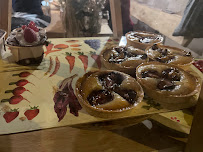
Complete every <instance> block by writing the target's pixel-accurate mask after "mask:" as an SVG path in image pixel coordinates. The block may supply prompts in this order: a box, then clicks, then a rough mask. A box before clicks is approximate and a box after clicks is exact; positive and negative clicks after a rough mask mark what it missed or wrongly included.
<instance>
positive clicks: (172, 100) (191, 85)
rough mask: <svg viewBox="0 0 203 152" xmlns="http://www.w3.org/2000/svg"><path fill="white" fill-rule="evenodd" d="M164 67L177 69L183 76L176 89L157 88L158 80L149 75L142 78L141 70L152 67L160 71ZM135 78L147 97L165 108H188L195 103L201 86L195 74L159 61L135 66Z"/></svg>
mask: <svg viewBox="0 0 203 152" xmlns="http://www.w3.org/2000/svg"><path fill="white" fill-rule="evenodd" d="M166 68H176V69H178V70H179V72H180V73H181V77H183V79H181V81H180V83H178V84H179V85H182V86H180V87H179V88H178V89H177V90H176V89H175V91H174V90H173V91H166V90H159V89H158V88H157V83H158V80H155V78H149V77H147V78H142V75H141V73H142V72H143V71H146V70H149V69H153V70H157V71H158V72H159V73H160V72H161V71H162V70H164V69H166ZM136 78H137V81H138V82H139V83H140V84H141V86H142V87H143V90H144V92H145V93H146V94H147V95H148V96H149V97H151V98H153V99H154V100H155V102H157V103H160V104H161V106H162V107H164V108H166V109H172V110H178V109H183V108H189V107H192V106H194V105H195V104H196V103H197V100H198V97H199V92H200V88H201V86H200V82H199V80H198V79H197V78H196V77H195V76H193V75H191V74H190V73H188V72H186V71H184V70H183V69H181V68H179V67H177V66H173V65H169V64H163V63H159V62H149V63H144V64H141V65H140V66H138V67H137V69H136Z"/></svg>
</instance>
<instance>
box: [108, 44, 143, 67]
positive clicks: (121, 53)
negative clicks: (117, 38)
mask: <svg viewBox="0 0 203 152" xmlns="http://www.w3.org/2000/svg"><path fill="white" fill-rule="evenodd" d="M114 51H116V52H117V53H112V54H111V56H110V58H109V62H110V63H118V64H120V63H121V62H123V61H126V60H127V59H128V58H131V57H136V58H137V59H138V58H140V59H142V60H145V59H147V55H146V54H137V53H132V52H128V48H127V47H116V48H114Z"/></svg>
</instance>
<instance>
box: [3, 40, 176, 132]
mask: <svg viewBox="0 0 203 152" xmlns="http://www.w3.org/2000/svg"><path fill="white" fill-rule="evenodd" d="M93 39H94V40H95V39H96V40H98V41H99V43H100V47H99V48H98V49H97V50H94V49H92V48H91V47H90V46H89V45H87V44H86V43H85V42H84V40H93ZM49 40H50V41H51V43H52V44H53V48H52V49H50V50H49V53H48V52H47V48H44V51H45V56H44V59H43V62H42V63H41V65H39V66H38V67H25V66H18V65H15V64H7V63H5V62H2V61H1V65H0V78H1V81H0V101H2V100H3V99H11V97H12V96H13V93H5V91H7V90H13V89H15V88H16V87H17V86H16V85H15V84H14V85H9V83H11V82H17V81H19V80H21V79H26V80H27V81H28V82H30V83H27V84H26V85H25V86H24V88H25V89H26V91H24V92H23V93H22V94H21V96H22V97H23V98H24V99H23V100H22V101H21V102H20V103H18V104H10V103H9V102H2V103H0V124H1V125H0V134H10V133H18V132H25V131H33V130H38V129H46V128H53V127H61V126H73V125H80V124H87V123H94V122H103V121H109V120H113V119H103V118H98V117H94V116H91V115H89V114H88V113H87V112H86V111H85V110H84V109H82V110H80V111H79V116H77V117H76V116H74V115H73V114H71V113H70V112H69V108H68V110H67V113H66V115H65V117H64V118H63V119H62V120H61V121H60V122H58V117H57V115H56V113H55V111H54V104H55V103H54V101H53V97H54V95H55V92H56V91H57V88H58V86H59V83H60V82H61V81H63V80H64V79H65V78H69V77H71V76H73V75H75V74H77V77H76V78H74V79H73V82H72V87H73V89H75V82H76V81H77V79H78V78H79V77H81V76H83V75H84V74H85V72H87V71H90V70H98V65H97V63H96V62H95V60H94V59H93V58H92V56H91V54H90V51H94V52H95V53H96V54H97V55H99V54H100V52H101V50H102V49H103V48H104V47H106V46H110V45H114V44H117V45H118V40H113V39H111V38H109V37H105V38H74V39H73V38H72V39H68V38H63V39H49ZM54 50H58V51H56V52H53V51H54ZM66 52H68V53H72V56H74V58H75V65H74V67H73V70H72V71H71V73H70V65H69V62H68V60H67V59H66ZM78 52H83V53H84V55H86V57H87V59H88V68H87V70H86V71H85V70H84V65H83V63H82V62H81V60H80V58H79V55H78ZM50 59H52V60H53V66H52V68H51V70H50V71H49V70H48V69H49V68H50ZM57 60H58V61H59V62H60V66H59V67H58V71H57V72H56V73H55V74H54V75H52V74H53V72H54V69H55V68H57V64H56V62H57ZM101 69H104V68H103V67H102V68H101ZM25 71H26V72H29V73H30V75H29V76H27V77H19V76H13V75H16V74H19V73H21V72H25ZM47 71H49V72H47ZM50 76H51V77H50ZM27 90H29V91H27ZM25 99H26V100H27V101H26V100H25ZM4 101H5V100H4ZM10 101H11V100H10ZM28 101H29V102H28ZM30 106H31V107H34V106H35V107H37V109H38V112H39V113H38V112H36V111H35V117H34V118H33V119H32V120H28V117H27V116H26V114H25V112H26V111H27V110H28V109H29V108H30ZM11 109H18V112H19V114H18V116H17V117H16V118H14V119H13V120H12V121H10V122H9V123H7V122H6V118H5V113H6V112H8V111H10V110H11ZM176 110H177V109H176ZM168 111H169V110H167V109H161V107H160V106H157V105H155V104H154V103H153V101H152V100H150V101H149V100H148V99H145V100H143V102H141V103H140V104H138V106H137V107H136V109H135V111H134V113H132V114H131V115H129V116H128V118H134V119H136V118H137V120H138V121H139V122H140V121H142V120H143V119H140V117H142V116H143V118H144V117H145V118H146V117H148V116H150V115H152V114H156V113H163V112H168ZM30 115H31V114H30ZM29 117H32V116H29ZM7 119H8V118H7ZM9 119H11V118H9ZM122 119H123V118H122Z"/></svg>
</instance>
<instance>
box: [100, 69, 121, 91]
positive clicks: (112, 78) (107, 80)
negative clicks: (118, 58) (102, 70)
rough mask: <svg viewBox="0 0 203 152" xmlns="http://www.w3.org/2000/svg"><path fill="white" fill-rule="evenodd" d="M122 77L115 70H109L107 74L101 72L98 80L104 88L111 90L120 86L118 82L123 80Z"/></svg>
mask: <svg viewBox="0 0 203 152" xmlns="http://www.w3.org/2000/svg"><path fill="white" fill-rule="evenodd" d="M123 80H124V77H123V76H122V75H121V74H119V73H116V72H111V73H107V74H103V75H100V76H99V81H100V82H101V84H102V85H103V86H104V87H105V88H106V89H110V90H113V89H115V88H117V87H119V86H120V84H121V83H122V82H123Z"/></svg>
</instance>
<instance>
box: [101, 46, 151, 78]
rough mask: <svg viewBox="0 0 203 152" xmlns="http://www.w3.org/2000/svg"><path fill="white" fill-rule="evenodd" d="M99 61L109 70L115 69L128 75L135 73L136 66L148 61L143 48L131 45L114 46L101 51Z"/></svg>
mask: <svg viewBox="0 0 203 152" xmlns="http://www.w3.org/2000/svg"><path fill="white" fill-rule="evenodd" d="M101 61H102V63H103V65H104V66H105V67H106V68H107V69H109V70H117V71H121V72H124V73H127V74H130V75H132V76H133V75H135V71H136V67H137V66H138V65H140V64H141V63H145V62H148V61H149V58H148V57H147V55H146V53H145V52H144V51H143V50H140V49H137V48H134V47H133V46H114V47H110V48H107V49H105V50H103V51H102V53H101Z"/></svg>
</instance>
